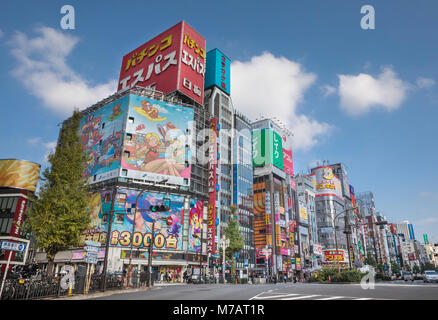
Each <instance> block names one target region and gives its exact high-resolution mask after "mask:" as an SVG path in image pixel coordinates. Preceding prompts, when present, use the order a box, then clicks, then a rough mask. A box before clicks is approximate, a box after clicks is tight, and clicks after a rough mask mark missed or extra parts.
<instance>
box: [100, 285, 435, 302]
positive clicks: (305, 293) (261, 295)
mask: <svg viewBox="0 0 438 320" xmlns="http://www.w3.org/2000/svg"><path fill="white" fill-rule="evenodd" d="M387 299H390V300H400V299H401V300H438V284H436V283H433V284H432V283H423V281H414V282H404V281H394V282H378V283H376V284H375V286H374V289H372V288H369V289H363V288H362V287H361V285H360V284H316V283H295V284H292V283H287V284H284V283H279V284H264V285H261V284H258V285H232V284H201V285H193V284H190V285H171V286H157V287H154V288H153V289H152V290H145V291H137V292H130V293H116V294H112V295H106V296H102V297H95V298H93V299H92V300H254V301H267V300H387Z"/></svg>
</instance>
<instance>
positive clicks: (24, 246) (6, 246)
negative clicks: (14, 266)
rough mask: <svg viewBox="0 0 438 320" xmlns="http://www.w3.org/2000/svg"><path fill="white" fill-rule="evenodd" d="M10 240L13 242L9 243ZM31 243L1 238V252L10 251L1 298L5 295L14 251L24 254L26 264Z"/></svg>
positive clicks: (24, 240)
mask: <svg viewBox="0 0 438 320" xmlns="http://www.w3.org/2000/svg"><path fill="white" fill-rule="evenodd" d="M8 240H12V241H8ZM29 242H30V241H29V240H26V239H20V238H15V237H10V236H8V237H2V238H0V250H5V251H9V255H8V262H7V263H6V269H5V274H4V275H3V280H2V286H1V288H0V298H1V296H2V294H3V287H4V285H5V280H6V276H7V274H8V270H9V265H10V263H11V257H12V251H15V252H24V253H25V254H24V261H23V263H25V262H26V257H27V251H28V246H29Z"/></svg>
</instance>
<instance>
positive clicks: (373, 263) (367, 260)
mask: <svg viewBox="0 0 438 320" xmlns="http://www.w3.org/2000/svg"><path fill="white" fill-rule="evenodd" d="M365 264H368V265H370V266H372V267H374V268H376V267H377V262H376V259H374V257H373V254H372V253H371V252H370V251H368V252H367V257H366V258H365Z"/></svg>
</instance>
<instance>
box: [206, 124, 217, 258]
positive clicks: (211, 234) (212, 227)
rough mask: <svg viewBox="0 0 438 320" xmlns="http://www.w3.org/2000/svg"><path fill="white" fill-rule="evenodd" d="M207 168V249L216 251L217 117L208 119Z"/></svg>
mask: <svg viewBox="0 0 438 320" xmlns="http://www.w3.org/2000/svg"><path fill="white" fill-rule="evenodd" d="M208 154H209V160H208V161H209V170H208V224H207V251H208V253H212V254H215V253H216V252H215V251H216V242H215V236H216V224H215V219H216V183H217V178H216V167H217V119H216V118H213V119H211V120H210V147H209V152H208Z"/></svg>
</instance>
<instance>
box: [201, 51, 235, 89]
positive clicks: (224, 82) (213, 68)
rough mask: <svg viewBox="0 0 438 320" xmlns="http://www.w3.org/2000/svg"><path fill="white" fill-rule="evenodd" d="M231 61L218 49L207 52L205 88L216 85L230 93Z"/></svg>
mask: <svg viewBox="0 0 438 320" xmlns="http://www.w3.org/2000/svg"><path fill="white" fill-rule="evenodd" d="M230 66H231V61H230V59H228V58H227V57H226V56H225V55H224V54H223V53H222V52H221V51H220V50H218V49H213V50H210V51H209V52H207V70H206V73H205V88H210V87H212V86H214V85H215V86H217V87H218V88H219V89H221V90H223V91H224V92H225V93H226V94H228V95H230Z"/></svg>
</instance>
